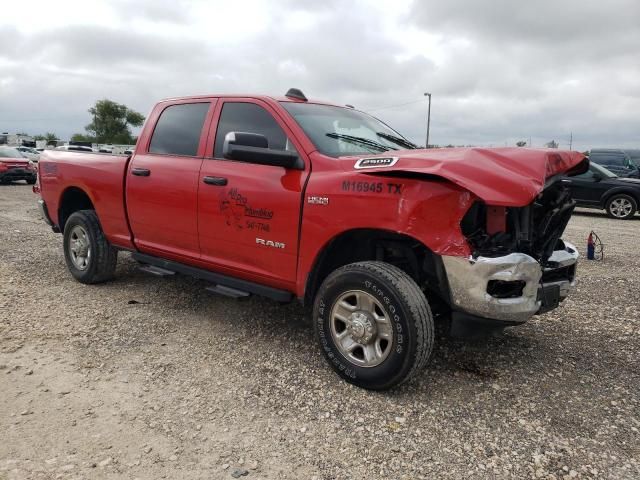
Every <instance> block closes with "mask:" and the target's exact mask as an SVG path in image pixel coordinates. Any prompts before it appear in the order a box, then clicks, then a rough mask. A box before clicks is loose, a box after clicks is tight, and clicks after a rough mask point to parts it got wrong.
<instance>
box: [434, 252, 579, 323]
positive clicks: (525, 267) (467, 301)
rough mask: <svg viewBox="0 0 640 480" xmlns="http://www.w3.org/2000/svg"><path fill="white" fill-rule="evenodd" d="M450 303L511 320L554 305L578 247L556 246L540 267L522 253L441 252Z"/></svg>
mask: <svg viewBox="0 0 640 480" xmlns="http://www.w3.org/2000/svg"><path fill="white" fill-rule="evenodd" d="M442 260H443V263H444V267H445V271H446V273H447V279H448V282H449V290H450V294H451V300H452V302H453V308H454V309H455V310H457V311H461V312H465V313H467V314H470V315H473V316H477V317H482V318H489V319H493V320H501V321H505V322H512V323H522V322H525V321H527V320H528V319H529V318H531V317H532V316H533V315H535V314H536V313H544V312H547V311H549V310H552V309H554V308H555V307H557V306H558V304H559V303H560V302H561V301H562V300H564V299H565V298H566V297H567V295H568V294H569V291H570V290H571V288H572V287H573V286H574V285H575V271H576V266H577V261H578V251H577V250H576V248H575V247H574V246H573V245H571V244H570V243H566V242H565V243H564V248H563V249H561V250H556V251H555V252H554V253H553V255H552V256H551V257H550V258H549V261H548V262H547V264H548V265H549V266H548V267H546V268H544V269H543V268H542V266H541V265H540V264H539V263H538V261H537V260H535V259H534V258H532V257H530V256H529V255H526V254H524V253H511V254H509V255H505V256H502V257H492V258H489V257H476V258H471V257H469V258H465V257H453V256H447V255H445V256H443V257H442Z"/></svg>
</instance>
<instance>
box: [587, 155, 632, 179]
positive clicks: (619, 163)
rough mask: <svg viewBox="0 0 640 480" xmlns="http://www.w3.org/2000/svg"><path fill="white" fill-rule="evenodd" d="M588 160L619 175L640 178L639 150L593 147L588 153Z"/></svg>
mask: <svg viewBox="0 0 640 480" xmlns="http://www.w3.org/2000/svg"><path fill="white" fill-rule="evenodd" d="M589 160H590V161H591V162H593V163H597V164H598V165H601V166H603V167H605V168H606V169H607V170H610V171H611V172H613V173H615V174H616V175H618V176H619V177H632V178H640V168H639V167H638V166H639V165H640V150H635V149H618V148H594V149H592V150H591V152H590V153H589Z"/></svg>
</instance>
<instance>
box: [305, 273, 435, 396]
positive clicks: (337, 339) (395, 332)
mask: <svg viewBox="0 0 640 480" xmlns="http://www.w3.org/2000/svg"><path fill="white" fill-rule="evenodd" d="M313 319H314V327H315V331H316V337H317V339H318V341H319V343H320V347H321V349H322V352H323V354H324V356H325V358H326V359H327V361H328V362H329V364H330V365H331V366H332V367H333V369H334V370H335V371H336V373H337V374H338V375H340V376H341V377H342V378H343V379H345V380H346V381H348V382H350V383H353V384H354V385H357V386H359V387H363V388H368V389H372V390H385V389H389V388H392V387H395V386H396V385H399V384H401V383H402V382H404V381H406V380H408V379H409V378H411V377H412V376H413V375H414V374H415V373H417V372H418V371H420V370H421V369H422V367H424V366H425V365H426V363H427V361H428V359H429V357H430V355H431V351H432V349H433V329H434V326H433V316H432V315H431V309H430V308H429V304H428V303H427V299H426V298H425V296H424V293H422V291H421V290H420V288H418V285H416V283H415V282H414V281H413V279H411V277H409V276H408V275H407V274H406V273H405V272H403V271H402V270H400V269H399V268H397V267H395V266H393V265H390V264H387V263H384V262H373V261H371V262H359V263H352V264H350V265H346V266H344V267H341V268H339V269H337V270H335V271H334V272H333V273H331V274H330V275H329V276H328V277H327V279H326V280H325V281H324V282H323V284H322V286H321V287H320V290H319V292H318V295H317V296H316V300H315V303H314V314H313Z"/></svg>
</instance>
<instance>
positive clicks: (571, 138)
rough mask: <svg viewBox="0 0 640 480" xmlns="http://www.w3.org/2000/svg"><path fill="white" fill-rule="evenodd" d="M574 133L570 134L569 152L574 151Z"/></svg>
mask: <svg viewBox="0 0 640 480" xmlns="http://www.w3.org/2000/svg"><path fill="white" fill-rule="evenodd" d="M572 147H573V132H571V133H570V134H569V150H573V149H572Z"/></svg>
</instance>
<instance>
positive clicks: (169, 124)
mask: <svg viewBox="0 0 640 480" xmlns="http://www.w3.org/2000/svg"><path fill="white" fill-rule="evenodd" d="M209 105H210V104H209V103H208V102H207V103H182V104H179V105H171V106H170V107H167V108H165V109H164V110H163V111H162V114H160V118H159V119H158V122H157V123H156V128H155V129H154V131H153V136H152V137H151V143H150V144H149V153H161V154H165V155H183V156H191V157H193V156H196V155H197V154H198V146H199V144H200V136H201V134H202V126H203V125H204V119H205V118H206V116H207V112H208V111H209Z"/></svg>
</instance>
